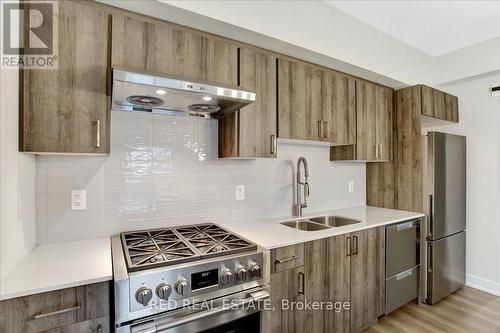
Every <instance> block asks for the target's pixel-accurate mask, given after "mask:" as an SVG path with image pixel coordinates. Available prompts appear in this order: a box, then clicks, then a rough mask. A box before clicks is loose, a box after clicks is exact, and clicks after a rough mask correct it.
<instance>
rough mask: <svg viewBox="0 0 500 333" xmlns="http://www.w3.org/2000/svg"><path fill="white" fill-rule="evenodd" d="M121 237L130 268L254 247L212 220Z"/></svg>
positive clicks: (161, 265)
mask: <svg viewBox="0 0 500 333" xmlns="http://www.w3.org/2000/svg"><path fill="white" fill-rule="evenodd" d="M121 239H122V245H123V251H124V253H125V257H126V260H127V267H128V270H129V271H130V272H133V271H139V270H143V269H148V268H156V267H163V266H168V265H174V264H179V263H183V262H188V261H195V260H201V259H204V258H209V257H214V256H221V255H227V254H234V253H240V252H247V251H255V250H256V249H257V246H256V245H254V244H251V243H249V242H247V241H246V240H244V239H241V238H240V237H238V236H236V235H234V234H232V233H230V232H228V231H226V230H224V229H222V228H221V227H219V226H217V225H215V224H201V225H191V226H182V227H176V228H165V229H152V230H141V231H135V232H125V233H122V234H121Z"/></svg>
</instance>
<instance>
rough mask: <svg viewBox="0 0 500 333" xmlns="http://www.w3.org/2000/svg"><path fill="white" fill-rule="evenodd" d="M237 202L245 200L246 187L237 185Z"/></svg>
mask: <svg viewBox="0 0 500 333" xmlns="http://www.w3.org/2000/svg"><path fill="white" fill-rule="evenodd" d="M236 200H245V185H236Z"/></svg>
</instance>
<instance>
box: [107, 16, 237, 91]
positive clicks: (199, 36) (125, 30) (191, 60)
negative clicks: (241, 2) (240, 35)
mask: <svg viewBox="0 0 500 333" xmlns="http://www.w3.org/2000/svg"><path fill="white" fill-rule="evenodd" d="M112 35H113V36H112V41H113V43H112V66H113V67H118V68H120V67H122V68H127V69H136V70H140V71H148V72H157V73H163V74H168V75H175V76H180V77H185V78H192V79H197V80H208V81H214V82H220V83H227V84H237V52H238V51H237V46H236V45H235V44H232V43H230V42H228V41H226V40H224V39H221V38H215V37H211V36H208V35H205V34H203V33H200V32H198V31H194V30H190V29H188V28H183V27H180V26H178V25H175V24H172V23H167V22H159V21H153V20H148V21H144V20H142V19H140V18H135V17H129V16H124V15H114V16H113V34H112Z"/></svg>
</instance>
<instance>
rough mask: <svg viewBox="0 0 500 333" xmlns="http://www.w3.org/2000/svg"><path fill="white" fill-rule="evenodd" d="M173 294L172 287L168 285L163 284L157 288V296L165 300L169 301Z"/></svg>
mask: <svg viewBox="0 0 500 333" xmlns="http://www.w3.org/2000/svg"><path fill="white" fill-rule="evenodd" d="M171 293H172V287H170V285H169V284H168V283H165V282H162V283H160V284H159V285H158V286H157V287H156V295H157V296H158V297H159V298H161V299H164V300H167V299H168V297H169V296H170V294H171Z"/></svg>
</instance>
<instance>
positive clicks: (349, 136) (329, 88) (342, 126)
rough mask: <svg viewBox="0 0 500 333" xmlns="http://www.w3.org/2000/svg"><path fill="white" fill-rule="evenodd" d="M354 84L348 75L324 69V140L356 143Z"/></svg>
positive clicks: (337, 142)
mask: <svg viewBox="0 0 500 333" xmlns="http://www.w3.org/2000/svg"><path fill="white" fill-rule="evenodd" d="M355 97H356V86H355V80H354V79H353V78H352V77H350V76H349V75H345V74H342V73H337V72H334V71H326V73H325V75H324V82H323V85H322V105H323V110H322V119H323V121H324V123H323V125H324V128H323V131H324V132H323V136H324V138H325V141H328V142H331V143H335V144H345V145H348V144H354V143H356V112H355V103H356V101H355Z"/></svg>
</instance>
